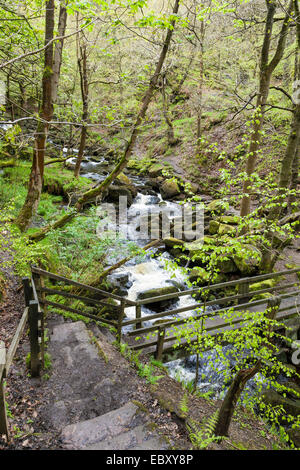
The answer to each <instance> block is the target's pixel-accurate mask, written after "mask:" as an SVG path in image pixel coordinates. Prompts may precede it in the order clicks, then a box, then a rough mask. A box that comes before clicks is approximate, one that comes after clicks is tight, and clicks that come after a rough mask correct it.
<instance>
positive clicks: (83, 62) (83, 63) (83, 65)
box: [74, 44, 89, 178]
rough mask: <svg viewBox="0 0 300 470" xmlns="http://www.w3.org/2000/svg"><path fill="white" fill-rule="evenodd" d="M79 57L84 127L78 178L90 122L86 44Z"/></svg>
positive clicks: (78, 158) (75, 174)
mask: <svg viewBox="0 0 300 470" xmlns="http://www.w3.org/2000/svg"><path fill="white" fill-rule="evenodd" d="M79 54H80V55H79V57H78V69H79V75H80V89H81V97H82V122H83V126H82V127H81V135H80V145H79V150H78V155H77V159H76V164H75V169H74V176H75V178H78V176H79V172H80V166H81V162H82V158H83V152H84V149H85V143H86V138H87V127H86V123H87V120H88V113H89V109H88V97H89V84H88V77H87V53H86V44H83V45H79Z"/></svg>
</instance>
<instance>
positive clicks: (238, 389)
mask: <svg viewBox="0 0 300 470" xmlns="http://www.w3.org/2000/svg"><path fill="white" fill-rule="evenodd" d="M260 367H261V363H260V361H257V363H256V364H255V365H254V367H252V368H251V369H241V370H239V371H238V373H237V374H236V376H235V378H234V379H233V382H232V384H231V385H230V387H229V389H228V391H227V393H226V396H225V398H224V400H223V403H222V405H221V408H220V411H219V415H218V420H217V423H216V425H215V429H214V434H215V435H216V436H228V431H229V426H230V422H231V418H232V415H233V412H234V409H235V406H236V404H237V402H238V399H239V397H240V395H241V393H242V391H243V390H244V387H245V385H246V383H247V381H248V380H250V379H251V378H252V377H254V375H255V374H256V373H257V372H258V371H259V370H260Z"/></svg>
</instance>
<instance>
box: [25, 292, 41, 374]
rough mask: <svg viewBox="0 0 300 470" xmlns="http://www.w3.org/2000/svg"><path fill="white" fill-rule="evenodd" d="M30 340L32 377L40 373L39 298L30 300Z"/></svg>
mask: <svg viewBox="0 0 300 470" xmlns="http://www.w3.org/2000/svg"><path fill="white" fill-rule="evenodd" d="M28 323H29V340H30V369H31V375H32V377H38V376H39V375H40V366H41V364H40V358H39V355H40V345H39V304H38V301H37V300H31V301H30V302H29V311H28Z"/></svg>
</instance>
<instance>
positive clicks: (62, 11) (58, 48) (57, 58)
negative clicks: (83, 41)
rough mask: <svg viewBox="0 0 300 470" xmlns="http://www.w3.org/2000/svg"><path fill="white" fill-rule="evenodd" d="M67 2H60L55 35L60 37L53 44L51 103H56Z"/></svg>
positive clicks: (63, 0)
mask: <svg viewBox="0 0 300 470" xmlns="http://www.w3.org/2000/svg"><path fill="white" fill-rule="evenodd" d="M67 3H68V2H67V0H60V7H59V18H58V28H57V35H58V36H59V37H61V38H62V39H60V40H59V41H57V42H56V43H55V49H54V58H53V75H52V101H53V103H56V100H57V91H58V83H59V77H60V68H61V62H62V51H63V46H64V39H63V36H65V32H66V26H67V8H66V6H67Z"/></svg>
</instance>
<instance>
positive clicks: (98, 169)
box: [64, 149, 260, 398]
mask: <svg viewBox="0 0 300 470" xmlns="http://www.w3.org/2000/svg"><path fill="white" fill-rule="evenodd" d="M65 150H66V149H64V151H65ZM73 153H76V152H74V150H73ZM75 161H76V157H71V158H70V159H69V160H67V162H66V163H67V166H68V167H69V168H73V167H74V165H75ZM107 166H108V163H107V162H106V161H105V159H104V158H103V159H100V160H99V159H98V158H97V160H96V159H95V158H94V157H89V156H86V157H85V159H84V161H83V163H82V167H81V176H84V177H86V178H89V179H91V180H93V181H95V182H101V181H103V179H104V178H105V177H106V175H107V173H108V171H106V170H105V168H106V167H107ZM128 176H129V178H130V179H131V180H132V182H133V183H134V184H135V186H136V187H137V189H138V191H139V192H138V194H137V196H136V197H135V199H134V200H133V203H132V205H131V206H130V208H129V209H128V224H127V227H126V228H127V230H128V234H129V238H130V241H131V242H132V240H134V241H135V243H136V244H137V245H139V246H140V247H142V246H144V245H145V244H146V243H148V242H149V241H150V240H140V239H139V236H138V233H137V232H135V229H136V226H137V225H138V220H139V216H140V214H145V213H146V212H147V211H153V212H158V211H160V210H161V207H162V206H163V207H164V210H167V211H168V214H169V215H170V218H171V219H173V218H174V217H176V216H177V215H179V214H180V211H181V205H180V204H179V203H177V202H173V201H166V200H163V199H162V197H161V195H160V193H158V192H154V191H153V190H151V191H150V192H151V194H148V193H147V190H146V189H145V188H146V187H147V185H146V179H145V178H143V177H140V176H135V175H131V174H128ZM141 191H143V192H141ZM135 236H136V238H135ZM125 243H126V241H125ZM127 243H128V242H127ZM121 258H122V257H121ZM121 258H120V259H121ZM172 259H173V258H172V256H171V255H170V254H169V253H168V252H167V251H164V252H162V253H161V250H160V251H159V249H157V248H154V249H151V250H149V252H147V254H146V255H145V257H144V258H143V259H142V260H141V259H140V258H133V259H131V260H130V261H128V262H127V263H126V264H125V265H124V266H122V267H121V268H119V269H118V270H116V271H115V272H114V273H113V274H112V275H111V276H110V280H116V281H119V282H120V284H121V285H122V286H123V288H124V295H126V296H127V297H128V298H129V299H130V300H137V298H138V295H139V293H141V292H143V291H147V290H149V289H154V288H161V287H165V286H170V285H175V286H176V287H177V288H179V290H185V289H187V288H188V285H187V275H186V274H185V272H184V269H183V268H180V267H177V268H172V270H171V269H170V268H169V267H167V266H166V265H167V264H168V261H172ZM115 261H116V260H115ZM191 303H194V299H193V298H192V297H191V296H184V297H180V298H179V300H178V301H177V302H176V304H175V305H176V308H179V307H184V306H186V305H189V304H191ZM172 308H173V305H172ZM153 313H156V312H155V311H153V310H151V309H150V308H147V306H143V307H142V317H143V318H146V317H147V315H151V314H153ZM194 313H196V312H191V311H189V312H184V313H180V314H178V315H177V316H178V317H180V318H186V317H189V316H191V315H193V314H194ZM126 317H128V318H130V319H133V318H135V307H129V308H127V309H126ZM166 318H169V317H166ZM170 318H174V317H170ZM143 324H144V326H149V325H151V324H152V322H151V321H149V322H147V320H144V321H143ZM130 329H132V326H128V327H127V330H126V329H125V328H124V329H123V333H126V332H127V331H129V330H130ZM230 348H231V346H225V347H224V348H223V352H224V353H225V354H226V356H227V358H228V361H229V364H230V368H232V367H233V366H234V358H233V357H232V355H231V354H230ZM164 365H165V366H166V367H167V369H168V371H169V374H170V376H171V377H173V378H175V379H177V380H180V381H181V382H183V383H185V384H187V383H188V382H192V381H193V380H194V378H195V371H196V356H189V357H186V358H184V359H178V360H175V361H171V362H168V363H166V364H164ZM226 370H228V364H225V361H223V360H221V359H219V358H218V357H217V354H216V352H215V351H207V352H204V353H203V356H202V358H200V370H199V380H198V384H197V387H198V389H199V390H200V391H201V393H209V395H210V396H211V398H221V397H222V395H223V394H224V389H226V388H227V384H226V378H225V376H226ZM259 381H260V379H259V375H258V376H257V377H255V378H254V379H251V380H250V381H249V382H248V384H247V387H246V390H245V392H244V395H245V396H246V395H247V396H249V395H252V394H253V392H254V391H255V389H257V386H258V382H259Z"/></svg>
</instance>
